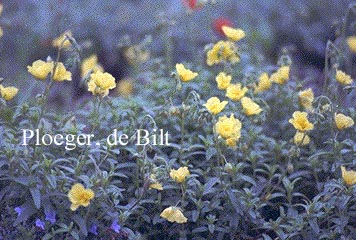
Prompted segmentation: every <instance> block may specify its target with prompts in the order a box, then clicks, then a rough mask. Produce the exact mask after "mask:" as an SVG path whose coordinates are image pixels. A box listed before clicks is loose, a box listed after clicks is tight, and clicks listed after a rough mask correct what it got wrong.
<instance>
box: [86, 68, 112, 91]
mask: <svg viewBox="0 0 356 240" xmlns="http://www.w3.org/2000/svg"><path fill="white" fill-rule="evenodd" d="M90 80H91V81H94V83H95V85H96V86H97V87H99V88H101V89H103V90H109V89H113V88H115V87H116V83H115V78H114V77H113V76H112V75H111V74H110V73H102V72H97V73H92V74H91V75H90Z"/></svg>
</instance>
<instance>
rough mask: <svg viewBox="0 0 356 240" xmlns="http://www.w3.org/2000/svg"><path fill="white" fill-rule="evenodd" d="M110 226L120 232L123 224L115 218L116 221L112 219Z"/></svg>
mask: <svg viewBox="0 0 356 240" xmlns="http://www.w3.org/2000/svg"><path fill="white" fill-rule="evenodd" d="M110 228H111V229H112V230H114V232H116V233H120V230H121V226H120V225H119V224H118V223H117V219H115V220H114V221H112V224H111V226H110Z"/></svg>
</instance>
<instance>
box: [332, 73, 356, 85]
mask: <svg viewBox="0 0 356 240" xmlns="http://www.w3.org/2000/svg"><path fill="white" fill-rule="evenodd" d="M335 79H336V81H338V82H339V83H341V84H343V85H350V84H351V83H353V80H352V78H351V76H350V75H347V74H346V73H344V72H343V71H341V70H337V71H336V76H335Z"/></svg>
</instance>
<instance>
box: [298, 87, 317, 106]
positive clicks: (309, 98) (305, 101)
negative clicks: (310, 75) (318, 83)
mask: <svg viewBox="0 0 356 240" xmlns="http://www.w3.org/2000/svg"><path fill="white" fill-rule="evenodd" d="M298 97H299V103H300V105H302V106H303V107H304V108H305V109H307V110H310V109H312V108H313V101H314V92H313V89H311V88H308V89H306V90H304V91H301V92H299V94H298Z"/></svg>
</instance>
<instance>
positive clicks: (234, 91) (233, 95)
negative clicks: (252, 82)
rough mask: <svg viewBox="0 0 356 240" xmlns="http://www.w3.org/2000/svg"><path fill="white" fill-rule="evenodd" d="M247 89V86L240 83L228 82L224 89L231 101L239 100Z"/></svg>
mask: <svg viewBox="0 0 356 240" xmlns="http://www.w3.org/2000/svg"><path fill="white" fill-rule="evenodd" d="M247 91H248V89H247V87H242V86H241V84H240V83H238V84H230V86H229V87H228V88H227V89H226V97H228V98H230V99H231V100H233V101H239V100H240V99H241V98H242V97H243V96H245V94H246V92H247Z"/></svg>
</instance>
